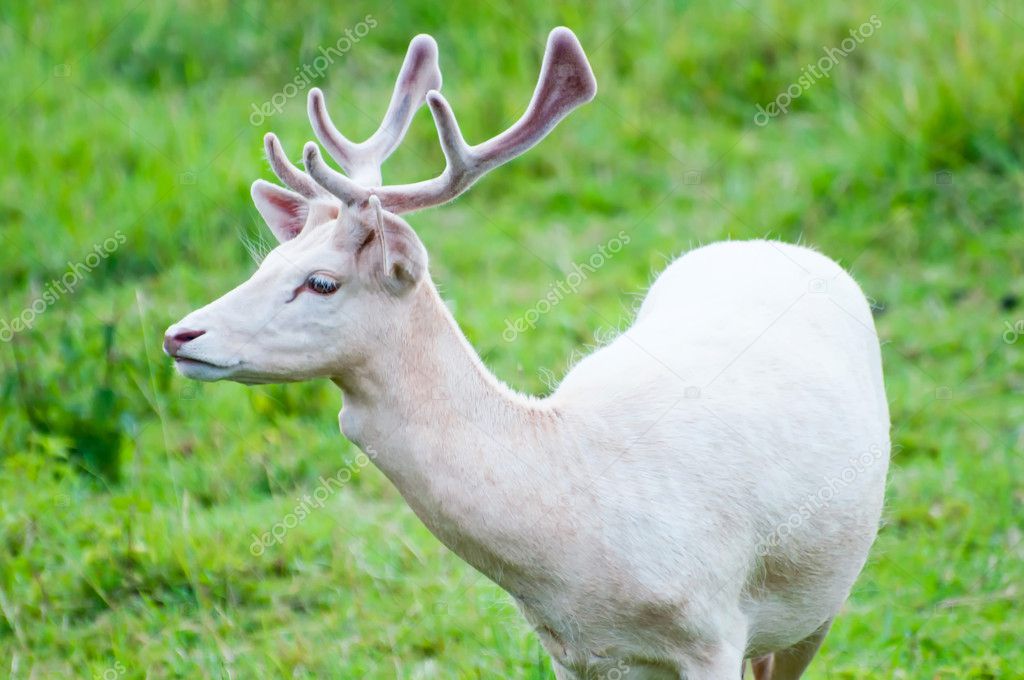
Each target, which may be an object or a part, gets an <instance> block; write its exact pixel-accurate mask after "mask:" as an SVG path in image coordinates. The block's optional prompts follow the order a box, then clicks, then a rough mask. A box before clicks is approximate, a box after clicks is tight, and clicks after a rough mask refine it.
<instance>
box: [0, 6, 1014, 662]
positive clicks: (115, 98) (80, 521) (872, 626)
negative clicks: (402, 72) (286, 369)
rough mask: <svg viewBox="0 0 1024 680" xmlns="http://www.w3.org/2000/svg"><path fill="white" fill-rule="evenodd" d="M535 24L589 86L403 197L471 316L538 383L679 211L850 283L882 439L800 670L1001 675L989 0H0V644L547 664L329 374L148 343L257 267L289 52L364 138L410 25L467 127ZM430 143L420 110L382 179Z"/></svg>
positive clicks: (1002, 82)
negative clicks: (175, 360) (835, 599)
mask: <svg viewBox="0 0 1024 680" xmlns="http://www.w3.org/2000/svg"><path fill="white" fill-rule="evenodd" d="M559 24H564V25H567V26H569V27H571V28H572V29H573V30H574V31H575V32H576V33H577V35H578V36H579V38H580V40H581V42H582V44H583V46H584V48H585V49H586V50H587V52H588V54H589V56H590V59H591V61H592V64H593V67H594V71H595V73H596V75H597V79H598V83H599V92H598V96H597V99H596V100H595V101H594V102H593V103H591V104H589V105H587V106H585V107H583V108H582V109H580V110H578V111H577V112H575V113H573V114H572V116H570V117H569V118H568V119H567V120H566V121H565V122H563V123H562V124H561V125H560V126H559V127H558V128H557V129H556V130H555V131H554V133H552V134H551V135H550V136H549V137H548V138H547V139H545V140H544V141H543V143H542V144H541V145H540V146H539V147H537V148H536V149H534V150H532V151H531V152H529V153H528V154H526V155H525V156H524V157H522V158H521V159H519V160H516V161H515V162H514V163H512V164H511V165H509V166H506V167H503V168H501V169H500V170H498V171H496V172H495V173H493V174H492V175H491V176H489V177H488V178H486V179H485V180H483V181H482V182H481V183H480V184H479V185H478V186H476V187H475V188H474V189H473V190H472V191H471V192H470V193H469V194H467V195H466V196H464V197H462V198H461V199H459V200H458V201H457V202H456V203H454V204H453V205H450V206H446V207H444V208H440V209H435V210H430V211H427V212H424V213H420V214H416V215H415V216H413V217H412V218H411V220H410V222H411V224H412V225H413V227H414V228H416V229H417V231H418V232H419V234H420V235H421V237H422V239H423V241H424V242H425V243H426V245H427V247H428V249H429V251H430V253H431V257H432V262H431V268H432V273H433V277H434V280H435V281H436V282H437V284H438V285H439V287H440V288H441V290H442V293H443V295H444V297H445V298H446V300H447V301H448V303H449V304H450V306H451V308H452V310H453V312H454V314H455V316H456V318H457V319H458V321H459V322H460V324H461V325H462V327H463V329H464V330H465V332H466V333H467V335H468V336H469V339H470V340H471V341H472V343H473V345H474V346H475V347H476V348H477V349H478V350H479V352H480V353H481V355H482V356H483V358H484V360H485V361H486V363H487V364H488V366H490V367H491V368H492V370H494V371H495V372H496V374H497V375H498V376H499V377H501V378H502V379H504V380H506V381H508V382H509V383H511V384H512V385H513V386H515V387H516V388H519V389H521V390H524V391H529V392H531V393H535V394H545V393H547V392H549V391H550V390H551V388H552V386H553V385H554V384H556V383H557V381H558V379H559V377H560V376H561V375H562V374H564V372H565V370H566V368H567V367H568V366H569V365H571V362H572V360H573V357H574V356H577V355H578V354H579V353H580V352H586V351H588V348H590V347H592V346H593V345H595V344H599V343H601V342H602V341H604V340H605V339H607V338H608V337H610V336H611V335H612V334H613V333H614V332H615V330H616V329H617V328H620V327H622V326H623V325H624V324H626V323H628V321H629V318H630V313H631V309H632V308H633V305H634V304H635V301H636V299H637V296H640V295H642V294H643V292H644V290H645V287H646V286H647V285H648V283H649V281H650V280H651V277H652V276H653V275H654V274H655V273H656V272H658V271H659V270H660V269H662V268H663V267H664V265H665V263H666V262H667V261H669V260H670V259H671V258H673V257H675V256H676V255H678V254H679V253H681V252H683V251H685V250H687V249H689V248H691V247H694V246H696V245H699V244H701V243H707V242H710V241H714V240H719V239H730V238H732V239H743V238H760V237H765V236H767V237H771V238H778V239H783V240H787V241H794V242H797V241H798V242H801V243H806V244H809V245H811V246H813V247H815V248H818V249H820V250H821V251H823V252H824V253H826V254H827V255H829V256H831V257H833V258H835V259H837V260H838V261H840V262H841V263H842V264H843V265H844V266H846V267H847V268H848V269H849V270H850V271H851V272H852V273H853V274H854V276H855V277H856V278H857V279H858V281H859V282H860V283H861V285H862V286H863V288H864V290H865V292H866V293H867V294H868V296H869V297H870V298H871V300H872V302H873V305H874V311H875V314H876V322H877V324H878V328H879V332H880V335H881V337H882V340H883V343H884V344H883V353H884V361H885V370H886V378H887V383H888V392H889V399H890V403H891V409H892V416H893V441H894V444H895V451H894V457H893V464H892V469H891V476H890V485H889V502H888V508H887V511H886V514H885V525H884V527H883V529H882V531H881V534H880V538H879V540H878V543H877V545H876V547H875V549H874V551H873V553H872V556H871V559H870V561H869V564H868V566H867V568H866V570H865V572H864V574H863V576H862V578H861V579H860V581H859V583H858V585H857V587H856V589H855V591H854V593H853V595H852V597H851V599H850V601H849V603H848V605H847V607H846V609H845V611H844V613H843V614H842V615H841V616H840V617H839V619H838V620H837V623H836V625H835V626H834V628H833V631H832V633H831V634H830V635H829V637H828V639H827V641H826V643H825V645H824V648H823V650H822V652H821V654H820V655H819V656H818V659H817V660H816V661H815V662H814V664H813V665H812V668H811V671H810V672H809V673H808V676H807V677H809V678H844V679H851V678H1012V677H1017V678H1020V677H1024V674H1022V671H1021V668H1022V667H1024V645H1021V640H1022V639H1024V621H1022V618H1024V615H1022V614H1021V609H1020V601H1021V598H1022V596H1024V542H1022V529H1024V527H1022V524H1024V474H1022V473H1024V461H1022V455H1021V454H1022V451H1024V428H1022V423H1024V398H1022V391H1024V305H1022V303H1021V296H1022V295H1024V224H1022V200H1024V172H1022V162H1024V40H1022V39H1021V35H1022V31H1024V5H1021V4H1020V3H1018V2H1011V1H1010V0H993V1H986V0H944V1H943V2H926V1H925V0H919V1H909V0H894V1H890V2H884V1H883V2H865V1H862V0H851V1H850V2H845V3H820V2H810V1H801V2H792V1H784V0H767V1H764V2H756V3H755V2H753V1H749V2H748V1H747V0H742V1H741V0H725V1H715V2H712V1H711V0H699V1H697V0H695V1H694V2H688V3H687V2H667V1H660V0H648V1H646V2H645V1H642V0H636V1H634V0H629V1H610V2H606V3H601V4H600V6H594V5H593V4H592V3H589V2H582V1H579V2H557V3H556V2H541V1H539V0H530V1H529V2H524V3H519V4H517V5H516V6H514V7H512V6H509V5H506V4H505V3H501V2H497V1H496V0H495V1H492V2H488V1H485V2H462V1H450V2H446V3H435V2H428V1H415V2H381V3H374V2H362V1H360V0H356V1H354V2H346V3H337V2H335V3H328V2H316V3H314V2H305V1H297V0H296V1H293V2H288V3H277V4H271V3H262V2H256V1H250V0H238V1H237V2H225V1H214V2H192V1H188V0H186V1H185V2H169V1H163V0H161V1H158V2H148V3H117V2H110V3H101V4H96V3H90V4H84V3H73V2H52V3H51V2H32V3H28V2H24V1H22V0H14V1H9V2H5V3H3V5H2V6H0V82H2V83H3V88H4V96H3V103H2V111H3V116H4V131H5V134H4V140H3V142H2V144H0V167H2V169H0V281H2V285H0V672H9V673H10V675H11V677H13V678H51V677H83V678H104V679H108V680H109V679H113V678H142V677H148V678H170V677H189V678H195V677H215V678H253V677H336V678H393V677H397V678H451V677H459V678H490V677H503V678H552V677H553V675H552V673H551V670H550V667H549V664H548V661H547V658H546V656H545V654H544V653H543V651H542V650H541V648H540V646H539V644H538V642H537V640H536V639H535V637H534V636H533V635H532V634H531V633H530V631H529V629H528V628H527V626H526V625H525V624H524V623H523V622H522V621H521V620H520V618H519V616H518V614H517V613H516V611H515V610H514V608H513V607H512V605H511V602H510V600H509V598H508V597H507V596H505V595H504V594H503V593H502V592H501V591H500V590H498V589H497V588H496V587H494V586H492V585H491V584H490V583H489V582H487V581H486V580H485V579H484V578H482V577H481V576H479V575H478V574H476V573H475V572H474V571H473V570H472V569H470V568H469V567H467V566H466V565H464V564H463V563H462V562H461V561H459V560H458V559H457V558H456V557H454V556H453V555H451V554H450V553H448V552H447V551H446V550H445V549H444V548H443V547H442V546H441V545H440V544H439V543H438V542H437V541H436V540H434V539H433V537H432V536H431V535H430V534H429V533H428V532H427V531H426V530H425V529H424V528H423V527H421V526H420V524H419V523H418V521H417V520H416V519H415V517H414V516H413V515H412V513H411V511H409V510H408V509H407V508H406V506H405V505H404V503H403V501H402V499H401V498H400V497H399V496H398V494H397V493H396V492H395V490H394V489H393V488H392V487H391V486H390V485H389V483H388V482H387V481H386V480H385V479H384V477H383V476H382V475H381V474H380V473H379V472H378V471H377V470H376V469H375V468H373V466H372V465H368V464H367V461H366V459H365V458H364V457H362V456H359V455H358V451H357V450H356V449H355V448H354V447H353V446H352V445H351V444H349V443H348V442H347V441H346V440H345V439H344V438H343V437H342V436H341V435H340V434H339V432H338V426H337V420H336V417H337V411H338V410H339V408H340V406H341V395H340V393H339V392H338V391H337V390H336V388H334V386H333V385H331V384H330V383H328V382H326V381H321V382H315V383H309V384H301V385H288V386H264V387H243V386H241V385H236V384H228V383H225V384H220V383H218V384H197V383H191V382H186V381H185V380H183V379H182V378H180V377H179V376H177V375H175V374H174V373H173V370H172V366H171V363H170V361H168V360H167V359H166V357H164V356H163V354H162V353H161V349H160V342H161V334H162V333H163V331H164V329H165V328H166V327H167V325H168V324H169V323H171V322H173V321H176V320H177V319H179V318H180V317H182V316H183V315H184V314H185V313H187V312H188V311H190V310H192V309H193V308H196V307H198V306H200V305H202V304H205V303H206V302H208V301H210V300H212V299H213V298H215V297H217V296H219V295H221V294H222V293H223V292H225V291H226V290H228V289H229V288H231V287H233V286H234V285H236V284H237V283H239V282H240V281H242V280H243V279H244V278H246V277H247V276H248V275H249V274H250V273H251V272H252V271H253V270H254V269H255V266H256V265H255V262H254V259H255V258H258V257H259V253H260V252H262V251H263V250H265V249H266V248H267V246H268V245H269V242H270V241H269V239H270V237H269V234H268V233H267V232H266V231H265V229H264V227H263V225H262V223H261V221H260V219H259V216H258V214H257V213H256V211H255V209H254V208H253V206H252V205H251V202H250V199H249V191H248V187H249V184H250V183H251V182H252V181H253V180H254V179H256V178H258V177H263V178H267V179H270V178H272V175H271V173H270V171H269V169H268V166H267V163H266V161H265V160H264V158H263V157H262V146H261V139H262V136H263V134H264V133H265V132H267V131H269V130H273V131H275V132H277V133H278V134H279V135H280V136H281V138H282V140H283V142H284V144H285V147H286V149H287V150H288V152H289V153H290V154H291V156H292V158H293V159H298V157H299V153H300V149H301V145H302V144H303V143H304V142H305V141H306V140H308V139H311V138H312V133H311V130H310V128H309V125H308V122H307V121H306V119H305V94H306V91H307V90H308V89H309V87H312V86H314V85H315V86H319V87H321V88H323V89H324V91H325V92H326V94H327V99H328V102H329V106H330V108H331V111H332V113H333V116H334V119H335V121H336V122H337V123H338V125H339V127H341V128H342V129H343V130H344V131H345V133H346V134H349V135H350V136H351V137H353V138H356V139H362V138H363V137H364V136H365V135H368V134H369V133H370V132H372V131H373V130H374V129H375V128H376V126H377V124H378V122H379V120H380V117H381V116H382V114H383V111H384V108H385V107H386V104H387V101H388V97H389V96H390V92H391V88H392V86H393V82H394V77H395V75H396V74H397V71H398V68H399V66H400V64H401V61H402V58H403V55H404V53H405V49H406V46H407V45H408V41H409V39H410V38H411V37H412V36H413V35H415V34H417V33H420V32H426V33H430V34H432V35H433V36H435V37H436V39H437V41H438V43H439V46H440V55H441V66H442V69H443V72H444V93H445V95H446V96H447V98H448V99H449V100H450V101H451V102H452V104H453V106H454V108H455V110H456V111H457V113H458V116H459V121H460V123H461V125H462V129H463V132H464V133H465V135H466V137H467V138H468V139H469V140H470V141H471V142H472V141H476V140H480V139H483V138H486V137H489V136H491V135H492V134H494V133H495V132H497V131H499V130H502V129H504V128H505V127H506V126H508V125H509V124H510V123H511V122H512V121H514V120H515V119H516V118H517V117H518V116H519V114H520V113H521V111H522V110H523V108H524V107H525V105H526V103H527V101H528V100H529V97H530V94H531V92H532V90H533V86H534V83H535V79H536V75H537V72H538V68H539V63H540V58H541V55H542V52H543V47H544V42H545V38H546V36H547V33H548V31H549V30H550V29H551V28H552V27H553V26H555V25H559ZM442 165H443V159H442V156H441V154H440V151H439V149H438V145H437V139H436V134H435V132H434V130H433V125H432V123H431V121H430V117H429V115H428V114H427V113H426V112H425V111H422V112H421V113H420V114H419V115H418V116H417V118H416V120H415V122H414V124H413V127H412V129H411V131H410V133H409V135H408V138H407V141H406V143H405V144H404V146H403V147H402V148H401V149H400V150H399V151H398V153H397V154H396V155H395V156H394V157H393V159H392V161H390V162H389V164H388V165H387V166H386V167H385V178H386V180H387V181H391V182H395V181H410V180H416V179H421V178H425V177H428V176H432V175H434V174H436V172H437V171H438V170H439V169H440V168H441V167H442ZM620 231H622V232H625V234H627V235H628V239H629V240H628V244H627V245H625V246H624V247H623V248H622V249H621V250H620V251H619V252H618V253H616V254H615V255H614V256H612V257H609V258H606V261H604V263H603V266H601V268H600V269H599V271H596V272H594V273H592V274H589V275H588V276H587V277H586V278H585V280H584V281H582V282H581V283H580V285H579V286H578V287H577V289H576V290H575V291H574V292H573V293H572V294H570V295H566V296H564V297H563V299H561V300H560V301H559V302H558V304H557V305H555V306H553V307H552V308H551V309H550V310H547V309H545V311H546V313H543V314H533V315H530V316H528V317H527V316H526V315H527V313H528V312H530V310H535V309H537V308H538V300H540V299H541V298H543V297H544V296H545V295H546V294H547V293H548V292H549V291H550V290H551V289H552V286H555V285H557V284H558V282H560V281H563V280H565V279H566V277H567V275H568V274H569V273H570V272H572V271H573V270H574V267H575V266H576V264H577V263H581V262H585V261H587V260H588V259H589V258H590V257H591V256H592V255H593V254H594V253H595V252H596V251H598V249H599V248H600V247H601V246H602V245H603V244H606V243H608V242H609V240H610V239H613V238H617V235H618V234H619V232H620ZM521 318H532V319H534V321H533V322H532V323H531V324H530V326H529V327H528V328H526V330H524V331H523V332H520V333H517V334H511V333H506V332H505V331H506V329H507V328H508V323H509V322H510V321H511V322H515V320H517V319H521ZM512 336H514V337H512ZM510 338H511V339H510ZM330 477H334V478H335V479H343V480H344V484H343V485H342V488H340V489H338V488H336V487H335V486H332V487H331V488H332V490H331V493H330V495H329V498H327V499H326V501H324V503H323V507H319V508H315V509H314V510H313V511H312V512H309V513H306V514H305V516H303V517H302V518H301V519H300V518H298V516H297V513H296V508H297V505H298V504H299V503H300V500H299V499H301V498H302V497H303V495H307V494H312V493H315V492H317V490H318V489H319V488H321V487H323V485H324V482H325V480H326V479H328V478H330ZM286 525H290V526H286ZM268 533H269V534H271V537H272V540H269V541H268V540H263V539H264V538H265V537H266V535H267V534H268Z"/></svg>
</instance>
